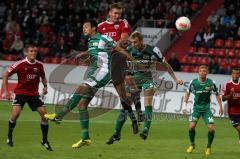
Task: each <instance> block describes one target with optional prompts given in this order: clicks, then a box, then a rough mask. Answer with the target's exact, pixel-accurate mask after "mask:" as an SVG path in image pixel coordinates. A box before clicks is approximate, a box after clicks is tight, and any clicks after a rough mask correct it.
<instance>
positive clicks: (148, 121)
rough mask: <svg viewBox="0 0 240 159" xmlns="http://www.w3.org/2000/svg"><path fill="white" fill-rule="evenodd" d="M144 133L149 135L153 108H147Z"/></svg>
mask: <svg viewBox="0 0 240 159" xmlns="http://www.w3.org/2000/svg"><path fill="white" fill-rule="evenodd" d="M144 117H145V121H144V130H143V131H144V132H146V133H148V131H149V129H150V126H151V122H152V106H146V107H145V111H144Z"/></svg>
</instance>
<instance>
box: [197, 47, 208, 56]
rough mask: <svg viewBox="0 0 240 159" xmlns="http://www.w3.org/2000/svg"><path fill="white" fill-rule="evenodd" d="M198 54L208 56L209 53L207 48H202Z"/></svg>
mask: <svg viewBox="0 0 240 159" xmlns="http://www.w3.org/2000/svg"><path fill="white" fill-rule="evenodd" d="M198 52H199V53H200V54H206V53H207V49H206V48H205V47H200V48H199V49H198Z"/></svg>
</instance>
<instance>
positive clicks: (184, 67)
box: [181, 65, 190, 72]
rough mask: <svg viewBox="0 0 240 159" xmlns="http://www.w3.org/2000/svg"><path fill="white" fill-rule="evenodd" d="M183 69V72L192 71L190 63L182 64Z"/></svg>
mask: <svg viewBox="0 0 240 159" xmlns="http://www.w3.org/2000/svg"><path fill="white" fill-rule="evenodd" d="M181 70H182V72H190V66H188V65H186V66H182V68H181Z"/></svg>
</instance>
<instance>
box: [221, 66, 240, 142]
mask: <svg viewBox="0 0 240 159" xmlns="http://www.w3.org/2000/svg"><path fill="white" fill-rule="evenodd" d="M239 77H240V71H239V69H235V68H234V69H232V80H231V81H229V82H227V83H226V85H225V86H224V88H223V96H222V100H223V101H227V103H228V115H229V118H230V120H231V122H232V125H233V127H235V129H236V130H237V131H238V135H239V144H240V82H239Z"/></svg>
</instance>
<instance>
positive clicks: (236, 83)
mask: <svg viewBox="0 0 240 159" xmlns="http://www.w3.org/2000/svg"><path fill="white" fill-rule="evenodd" d="M231 82H232V84H234V85H239V84H240V83H239V81H238V83H235V82H233V80H231Z"/></svg>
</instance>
